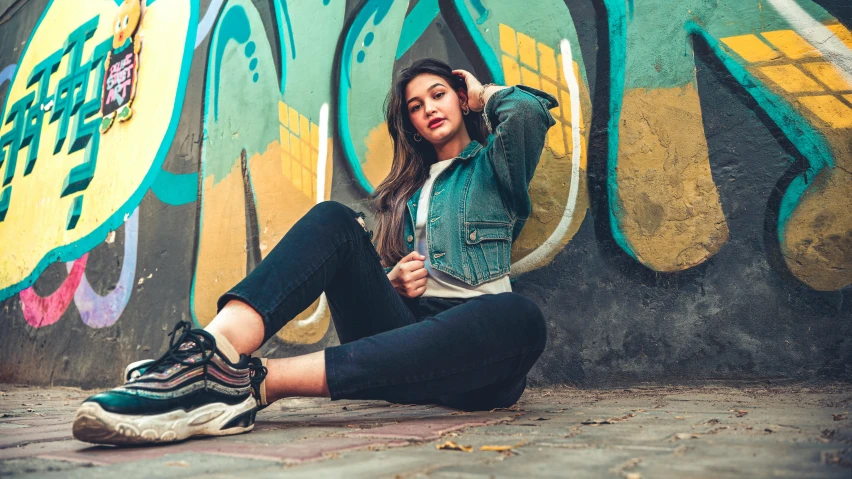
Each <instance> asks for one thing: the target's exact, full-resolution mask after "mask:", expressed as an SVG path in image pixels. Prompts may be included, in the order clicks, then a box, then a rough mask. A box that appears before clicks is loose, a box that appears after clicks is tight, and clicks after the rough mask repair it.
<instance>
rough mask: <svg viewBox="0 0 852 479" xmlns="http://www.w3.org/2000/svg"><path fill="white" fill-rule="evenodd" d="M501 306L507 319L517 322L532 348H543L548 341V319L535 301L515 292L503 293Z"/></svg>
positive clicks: (523, 336)
mask: <svg viewBox="0 0 852 479" xmlns="http://www.w3.org/2000/svg"><path fill="white" fill-rule="evenodd" d="M498 296H501V298H500V301H501V302H502V303H503V304H501V305H500V306H501V308H504V311H506V312H507V313H508V316H507V319H509V321H512V322H514V323H516V325H517V327H518V329H520V331H519V336H520V337H522V338H525V339H526V341H527V343H528V347H530V348H531V349H539V350H543V349H544V346H545V344H546V343H547V321H546V320H545V318H544V313H542V312H541V309H540V308H539V307H538V305H537V304H536V303H535V301H533V300H531V299H529V298H527V297H526V296H523V295H521V294H518V293H515V292H507V293H501V294H499V295H498Z"/></svg>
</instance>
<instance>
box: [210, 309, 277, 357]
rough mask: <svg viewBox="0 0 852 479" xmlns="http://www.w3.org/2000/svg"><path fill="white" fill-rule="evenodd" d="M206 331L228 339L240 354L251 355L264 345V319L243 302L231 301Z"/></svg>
mask: <svg viewBox="0 0 852 479" xmlns="http://www.w3.org/2000/svg"><path fill="white" fill-rule="evenodd" d="M204 329H205V330H206V331H208V332H211V333H215V334H217V335H220V336H223V337H224V338H226V339H227V340H228V342H229V343H230V344H231V345H232V346H233V348H234V350H236V352H237V353H238V354H245V355H247V356H248V355H251V354H252V353H253V352H255V351H257V349H258V348H260V346H261V345H262V344H263V336H264V324H263V318H261V316H260V314H258V312H257V311H255V310H254V309H253V308H252V307H251V306H249V305H247V304H246V303H243V302H242V301H238V300H231V301H229V302H228V304H226V305H225V307H224V308H222V310H221V311H219V314H217V315H216V317H215V318H213V321H211V322H210V324H208V325H207V326H206V327H205V328H204Z"/></svg>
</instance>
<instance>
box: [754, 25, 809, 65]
mask: <svg viewBox="0 0 852 479" xmlns="http://www.w3.org/2000/svg"><path fill="white" fill-rule="evenodd" d="M761 35H762V36H763V38H765V39H766V40H767V41H769V43H771V44H772V45H773V46H774V47H775V48H777V49H778V50H781V52H782V53H784V55H787V56H788V57H790V58H792V59H793V60H801V59H802V58H811V57H818V56H820V53H819V51H817V49H816V48H814V47H813V45H811V44H810V43H808V42H807V40H805V39H804V38H802V37H800V36H799V34H798V33H796V32H794V31H793V30H777V31H774V32H763V33H761Z"/></svg>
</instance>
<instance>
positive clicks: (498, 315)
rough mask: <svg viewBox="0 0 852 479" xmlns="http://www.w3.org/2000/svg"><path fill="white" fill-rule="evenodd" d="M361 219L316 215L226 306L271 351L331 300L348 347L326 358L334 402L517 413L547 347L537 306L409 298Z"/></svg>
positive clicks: (506, 297) (343, 213)
mask: <svg viewBox="0 0 852 479" xmlns="http://www.w3.org/2000/svg"><path fill="white" fill-rule="evenodd" d="M357 217H358V213H356V212H355V211H353V210H352V209H351V208H349V207H348V206H345V205H343V204H341V203H338V202H335V201H325V202H322V203H319V204H317V205H316V206H314V207H313V208H312V209H311V210H310V211H308V213H306V214H305V215H304V216H303V217H302V218H301V219H299V221H297V222H296V224H295V225H293V227H292V228H291V229H290V231H288V232H287V234H286V235H285V236H284V238H283V239H282V240H281V241H280V242H279V243H278V244H277V245H276V246H275V248H273V250H272V251H271V252H270V253H269V255H268V256H267V257H266V258H264V259H263V261H261V262H260V264H259V265H258V266H257V268H255V269H254V270H253V271H252V272H251V273H250V274H249V275H248V276H247V277H246V278H245V279H244V280H242V281H241V282H240V283H239V284H237V285H236V286H235V287H234V288H232V289H231V290H230V291H229V292H227V293H225V294H224V295H223V296H222V297H221V298H219V301H218V308H219V309H220V310H221V309H222V308H223V307H224V306H225V304H227V303H228V301H230V300H232V299H237V300H240V301H242V302H244V303H247V304H248V305H249V306H251V307H252V308H254V309H255V310H256V311H257V312H258V313H259V314H260V316H261V317H262V318H263V324H264V330H265V332H264V342H265V341H266V340H268V339H269V338H271V337H272V336H273V335H274V334H275V333H276V332H277V331H278V330H279V329H281V328H282V327H284V325H285V324H287V322H289V321H290V320H291V319H293V318H294V317H295V316H296V315H297V314H299V313H300V312H302V311H303V310H304V309H305V308H307V307H308V306H309V305H311V303H313V302H314V301H315V300H316V299H317V298H318V297H319V296H320V294H322V292H323V291H325V293H326V298H327V300H328V304H329V307H330V309H331V317H332V320H333V321H334V326H335V328H336V329H337V335H338V337H339V339H340V343H341V344H340V345H339V346H334V347H330V348H328V349H326V350H325V367H326V377H327V381H328V389H329V392H330V393H331V399H333V400H335V399H383V400H386V401H390V402H398V403H435V404H442V405H445V406H450V407H454V408H458V409H466V410H483V409H491V408H495V407H508V406H511V405H512V404H514V403H515V402H516V401H517V400H518V398H519V397H520V396H521V394H522V393H523V392H524V388H525V386H526V377H527V373H528V372H529V370H530V369H531V368H532V366H533V364H535V362H536V360H538V358H539V356H540V355H541V353H542V351H543V350H544V346H545V343H546V341H547V327H546V325H545V321H544V317H543V315H542V313H541V311H540V310H539V308H538V306H536V304H535V303H534V302H533V301H531V300H529V299H527V298H525V297H524V296H521V295H519V294H517V293H501V294H486V295H482V296H478V297H475V298H471V299H449V298H446V299H445V298H423V297H419V298H414V299H409V298H404V297H402V296H400V295H399V294H398V293H397V292H396V290H395V289H394V288H393V286H392V285H391V283H390V281H389V280H388V278H387V276H386V275H385V272H384V270H383V269H382V266H381V260H380V259H379V255H378V253H377V252H376V250H375V248H374V247H373V244H372V243H371V241H370V236H371V234H370V233H369V232H368V231H366V229H365V228H363V227H362V226H361V224H360V223H359V222H358V221H357Z"/></svg>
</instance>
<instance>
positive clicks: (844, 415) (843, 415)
mask: <svg viewBox="0 0 852 479" xmlns="http://www.w3.org/2000/svg"><path fill="white" fill-rule="evenodd" d="M831 417H833V418H834V420H835V421H842V420H844V419H846V418H847V417H849V413H848V412H844V413H841V414H832V415H831Z"/></svg>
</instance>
